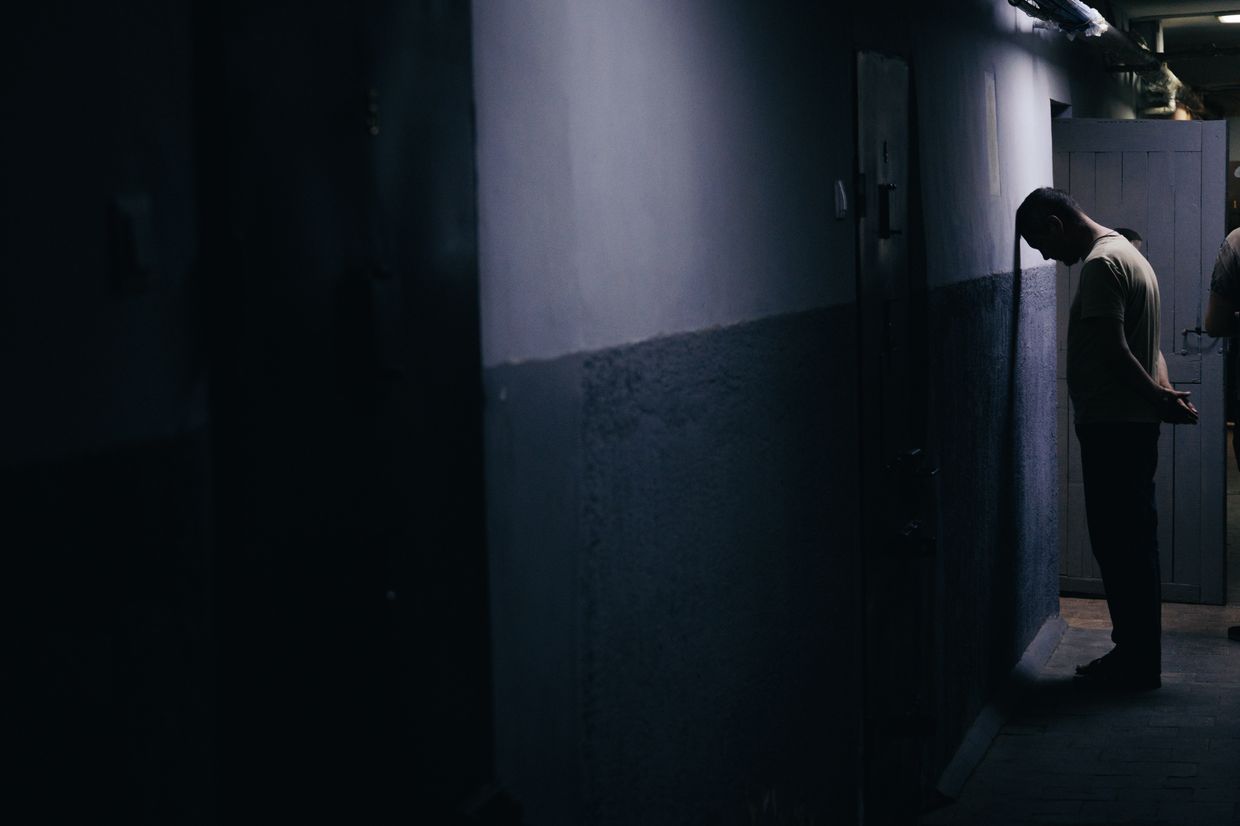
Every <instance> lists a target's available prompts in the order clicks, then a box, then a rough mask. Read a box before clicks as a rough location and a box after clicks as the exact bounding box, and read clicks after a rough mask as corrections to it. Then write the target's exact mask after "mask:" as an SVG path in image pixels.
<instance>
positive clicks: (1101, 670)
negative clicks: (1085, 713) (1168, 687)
mask: <svg viewBox="0 0 1240 826" xmlns="http://www.w3.org/2000/svg"><path fill="white" fill-rule="evenodd" d="M1075 681H1076V682H1077V684H1078V685H1083V686H1088V687H1090V688H1102V689H1106V690H1108V691H1149V690H1151V689H1155V688H1159V687H1161V686H1162V675H1160V674H1159V673H1158V670H1157V669H1148V668H1137V667H1134V666H1132V665H1130V664H1128V663H1126V662H1125V661H1124V660H1121V659H1119V658H1118V657H1116V656H1115V654H1114V652H1112V653H1110V654H1107V655H1106V656H1104V657H1099V658H1098V659H1096V660H1094V661H1093V662H1091V663H1088V664H1087V665H1078V666H1077V667H1076V678H1075Z"/></svg>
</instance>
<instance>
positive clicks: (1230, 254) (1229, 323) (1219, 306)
mask: <svg viewBox="0 0 1240 826" xmlns="http://www.w3.org/2000/svg"><path fill="white" fill-rule="evenodd" d="M1237 310H1240V229H1234V230H1232V231H1231V232H1229V233H1228V234H1227V237H1226V238H1225V239H1223V243H1222V245H1220V246H1219V248H1218V255H1217V256H1216V257H1215V259H1214V272H1213V273H1211V275H1210V298H1209V301H1208V302H1207V303H1206V323H1205V327H1206V334H1207V335H1211V336H1214V337H1216V338H1218V337H1221V336H1230V335H1234V334H1235V331H1236V311H1237ZM1235 383H1236V382H1234V381H1233V382H1232V384H1233V385H1234V384H1235ZM1232 450H1233V452H1234V455H1235V457H1236V465H1237V467H1240V438H1237V437H1236V434H1235V433H1233V434H1232ZM1227 636H1228V637H1230V638H1231V639H1233V640H1235V641H1236V642H1240V625H1233V626H1231V627H1230V628H1228V629H1227Z"/></svg>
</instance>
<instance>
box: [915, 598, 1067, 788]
mask: <svg viewBox="0 0 1240 826" xmlns="http://www.w3.org/2000/svg"><path fill="white" fill-rule="evenodd" d="M1067 628H1068V624H1067V623H1066V622H1064V621H1063V618H1062V617H1060V616H1059V615H1055V616H1053V617H1050V618H1048V619H1047V620H1046V622H1044V623H1042V627H1041V628H1040V629H1039V630H1038V633H1037V636H1035V637H1034V638H1033V642H1031V643H1029V647H1028V648H1026V649H1025V653H1024V654H1022V655H1021V658H1020V661H1019V662H1018V663H1016V665H1015V667H1013V668H1012V673H1011V674H1009V675H1008V678H1007V680H1006V681H1005V683H1004V685H1003V686H1002V687H1001V688H1000V689H999V691H998V692H996V694H995V696H994V698H992V699H991V701H990V702H989V703H987V704H986V707H985V708H983V709H982V711H981V713H980V714H978V715H977V719H976V720H974V721H973V725H972V726H970V727H969V730H968V731H967V732H965V735H964V739H963V740H962V741H961V742H960V747H959V748H957V749H956V754H955V755H954V756H953V757H952V759H951V762H950V763H948V764H947V768H946V769H944V770H943V774H942V776H941V777H940V778H939V782H938V786H937V790H938V792H939V794H941V795H943V796H944V797H947V798H950V799H953V800H954V799H956V798H957V797H959V796H960V791H961V790H962V789H963V788H964V784H965V781H967V780H968V779H969V776H970V775H971V774H973V770H974V769H976V768H977V764H978V763H980V762H982V758H983V757H985V756H986V751H987V749H989V748H990V744H991V743H992V742H993V741H994V739H995V735H997V734H998V733H999V729H1001V728H1003V724H1004V723H1005V722H1007V719H1008V717H1009V716H1011V714H1012V710H1013V709H1014V708H1015V707H1016V706H1017V704H1018V703H1019V702H1020V700H1021V698H1022V697H1023V696H1024V694H1025V692H1026V691H1028V689H1029V687H1030V686H1031V685H1032V684H1033V683H1034V682H1035V681H1036V680H1037V678H1038V673H1039V672H1040V671H1041V670H1042V666H1043V665H1045V664H1046V661H1047V660H1048V659H1050V656H1051V654H1052V653H1053V652H1054V651H1055V647H1056V646H1057V645H1059V640H1060V639H1061V638H1062V637H1063V634H1064V631H1065V630H1067Z"/></svg>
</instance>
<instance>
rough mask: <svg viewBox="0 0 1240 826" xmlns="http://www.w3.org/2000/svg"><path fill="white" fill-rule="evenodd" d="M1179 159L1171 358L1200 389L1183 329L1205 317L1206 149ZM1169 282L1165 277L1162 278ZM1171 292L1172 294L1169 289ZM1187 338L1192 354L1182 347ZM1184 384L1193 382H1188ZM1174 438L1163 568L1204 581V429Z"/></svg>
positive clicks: (1175, 375) (1192, 341) (1193, 345)
mask: <svg viewBox="0 0 1240 826" xmlns="http://www.w3.org/2000/svg"><path fill="white" fill-rule="evenodd" d="M1173 163H1174V172H1173V175H1174V178H1173V185H1174V200H1175V265H1174V275H1173V277H1172V279H1171V283H1170V285H1169V286H1170V287H1171V289H1170V290H1164V291H1163V296H1164V297H1163V300H1164V301H1166V300H1167V299H1168V297H1170V298H1171V300H1172V303H1173V308H1172V325H1173V326H1172V334H1173V336H1174V338H1173V341H1174V345H1173V346H1174V347H1176V348H1177V352H1176V356H1175V358H1173V359H1170V360H1169V366H1171V368H1172V370H1171V380H1172V382H1173V383H1176V384H1177V386H1180V387H1181V389H1187V390H1191V391H1193V392H1194V393H1196V391H1197V389H1198V386H1199V384H1200V381H1201V352H1200V347H1199V346H1197V345H1198V342H1197V341H1196V336H1182V335H1181V331H1182V330H1184V329H1188V328H1193V327H1196V326H1197V324H1198V321H1199V320H1200V302H1201V297H1200V285H1201V196H1202V192H1201V153H1200V152H1176V153H1175V154H1174V156H1173ZM1163 283H1164V284H1166V283H1167V282H1166V281H1163ZM1168 293H1170V296H1168V295H1167V294H1168ZM1186 343H1187V345H1188V354H1187V355H1185V354H1183V353H1181V352H1180V348H1182V347H1184V345H1185V344H1186ZM1184 385H1190V386H1187V387H1185V386H1184ZM1165 430H1170V431H1171V435H1172V438H1173V439H1174V442H1175V451H1174V458H1173V461H1174V463H1175V466H1174V468H1173V476H1174V479H1175V481H1174V482H1173V485H1174V491H1173V493H1172V496H1173V498H1174V502H1175V510H1174V519H1175V530H1174V535H1173V540H1172V541H1173V545H1172V560H1173V566H1172V569H1171V570H1170V571H1165V572H1164V577H1165V578H1167V579H1170V580H1171V581H1172V582H1178V583H1186V584H1199V578H1200V576H1201V429H1200V428H1197V427H1192V426H1191V425H1182V426H1176V427H1167V428H1165Z"/></svg>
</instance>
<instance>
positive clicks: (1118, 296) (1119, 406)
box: [1068, 233, 1160, 422]
mask: <svg viewBox="0 0 1240 826" xmlns="http://www.w3.org/2000/svg"><path fill="white" fill-rule="evenodd" d="M1159 313H1160V304H1159V298H1158V279H1157V277H1156V276H1155V275H1154V268H1153V267H1151V266H1150V262H1149V261H1146V260H1145V256H1143V255H1141V253H1139V252H1137V249H1136V247H1134V246H1133V245H1132V244H1130V243H1128V241H1127V239H1125V238H1124V237H1123V236H1121V235H1118V234H1115V233H1110V234H1107V235H1104V236H1102V237H1101V238H1099V239H1098V240H1097V241H1095V242H1094V246H1093V249H1091V250H1090V251H1089V254H1088V255H1086V256H1085V262H1084V264H1082V265H1081V277H1080V284H1079V285H1078V286H1077V289H1076V297H1075V298H1074V299H1073V300H1072V309H1071V311H1070V312H1069V314H1068V394H1069V395H1070V396H1071V397H1072V406H1073V408H1074V409H1075V411H1076V421H1078V422H1157V421H1159V416H1158V411H1157V410H1156V409H1155V407H1154V405H1152V404H1151V403H1150V402H1149V401H1148V400H1146V399H1145V398H1143V397H1142V396H1141V394H1140V393H1138V392H1137V391H1136V390H1135V389H1133V388H1132V387H1130V386H1129V385H1128V384H1127V383H1125V382H1124V380H1123V379H1122V378H1121V376H1120V374H1119V373H1118V371H1117V370H1116V369H1115V368H1114V367H1112V366H1108V365H1107V364H1106V363H1105V362H1104V360H1103V356H1102V353H1103V352H1104V351H1103V349H1102V348H1101V347H1099V346H1098V341H1097V339H1098V337H1099V333H1100V332H1101V331H1099V330H1098V329H1097V328H1096V327H1094V326H1092V325H1089V324H1084V323H1082V322H1084V321H1086V320H1088V319H1091V318H1115V319H1119V321H1120V322H1122V323H1123V325H1124V338H1125V339H1127V340H1128V349H1129V350H1131V351H1132V354H1133V355H1134V356H1136V358H1137V361H1138V362H1140V363H1141V366H1142V367H1144V368H1145V372H1147V373H1149V374H1150V375H1151V376H1153V375H1154V365H1155V364H1156V363H1157V359H1158V335H1159V332H1158V320H1159Z"/></svg>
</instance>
